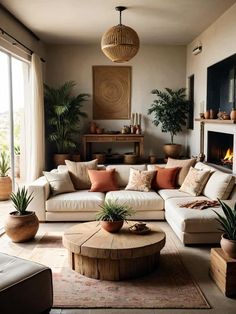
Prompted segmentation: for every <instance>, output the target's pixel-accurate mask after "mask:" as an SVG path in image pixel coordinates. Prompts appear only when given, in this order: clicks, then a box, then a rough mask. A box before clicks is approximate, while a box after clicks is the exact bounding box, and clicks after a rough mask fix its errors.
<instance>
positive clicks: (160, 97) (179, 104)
mask: <svg viewBox="0 0 236 314" xmlns="http://www.w3.org/2000/svg"><path fill="white" fill-rule="evenodd" d="M151 93H152V94H154V95H156V96H157V99H155V100H154V101H153V103H152V104H151V108H149V109H148V114H149V115H151V114H154V118H153V120H152V123H153V124H154V125H155V126H158V125H159V124H161V131H162V132H164V133H170V139H171V144H174V136H175V135H176V134H177V133H179V132H181V131H182V127H183V126H185V125H186V119H187V113H188V108H189V101H188V100H186V95H185V88H180V89H178V90H172V89H170V88H165V91H160V90H158V89H154V90H152V91H151Z"/></svg>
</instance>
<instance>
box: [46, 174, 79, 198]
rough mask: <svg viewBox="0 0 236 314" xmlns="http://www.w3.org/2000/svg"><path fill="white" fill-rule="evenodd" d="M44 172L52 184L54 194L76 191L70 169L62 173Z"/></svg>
mask: <svg viewBox="0 0 236 314" xmlns="http://www.w3.org/2000/svg"><path fill="white" fill-rule="evenodd" d="M43 174H44V176H45V177H46V179H47V181H48V183H49V185H50V188H51V191H52V195H57V194H61V193H68V192H74V191H75V189H74V186H73V183H72V182H71V178H70V175H69V173H68V171H65V172H61V173H58V172H47V171H43Z"/></svg>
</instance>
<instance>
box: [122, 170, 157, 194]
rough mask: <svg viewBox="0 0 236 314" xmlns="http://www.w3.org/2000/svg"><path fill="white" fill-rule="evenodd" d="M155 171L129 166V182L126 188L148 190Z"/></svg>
mask: <svg viewBox="0 0 236 314" xmlns="http://www.w3.org/2000/svg"><path fill="white" fill-rule="evenodd" d="M155 174H156V171H147V170H143V171H141V170H137V169H133V168H130V173H129V182H128V184H127V186H126V188H125V189H126V190H132V191H142V192H149V191H150V190H151V185H152V179H153V177H154V175H155Z"/></svg>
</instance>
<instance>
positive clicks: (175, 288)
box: [29, 233, 210, 309]
mask: <svg viewBox="0 0 236 314" xmlns="http://www.w3.org/2000/svg"><path fill="white" fill-rule="evenodd" d="M67 255H68V252H67V250H66V249H65V248H64V247H63V245H62V240H61V234H59V233H47V234H45V235H44V236H43V237H42V238H41V240H40V241H39V243H38V244H37V245H36V247H35V248H34V249H33V251H32V254H31V256H30V257H29V259H30V260H32V261H36V262H39V263H42V264H45V265H47V266H49V267H50V268H51V269H52V272H53V289H54V307H57V308H173V309H183V308H185V309H190V308H191V309H206V308H210V306H209V304H208V302H207V301H206V299H205V297H204V296H203V294H202V292H201V291H200V289H199V287H198V286H197V285H196V283H194V281H193V280H192V278H191V276H190V274H189V273H188V271H187V269H186V268H185V266H184V264H183V263H182V260H181V258H180V255H179V252H178V250H177V248H176V246H175V244H174V242H173V240H171V239H170V238H168V237H167V243H166V245H165V247H164V248H163V250H162V251H161V258H160V264H159V266H158V268H157V270H156V271H155V272H153V273H152V274H150V275H148V276H145V277H141V278H138V279H132V280H126V281H119V282H112V281H101V280H96V279H90V278H87V277H85V276H82V275H80V274H78V273H76V272H75V271H73V270H71V269H70V267H69V266H68V259H67Z"/></svg>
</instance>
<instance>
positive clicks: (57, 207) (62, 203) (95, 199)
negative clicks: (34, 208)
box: [46, 190, 105, 212]
mask: <svg viewBox="0 0 236 314" xmlns="http://www.w3.org/2000/svg"><path fill="white" fill-rule="evenodd" d="M104 199H105V194H104V193H101V192H89V191H87V190H81V191H76V192H73V193H66V194H60V195H56V196H52V197H50V198H49V199H48V200H47V201H46V211H49V212H63V211H88V210H89V211H97V210H98V209H99V205H102V204H103V202H104Z"/></svg>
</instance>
